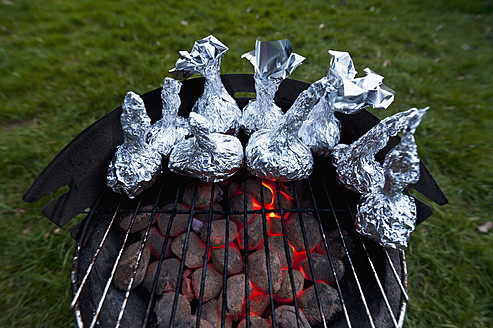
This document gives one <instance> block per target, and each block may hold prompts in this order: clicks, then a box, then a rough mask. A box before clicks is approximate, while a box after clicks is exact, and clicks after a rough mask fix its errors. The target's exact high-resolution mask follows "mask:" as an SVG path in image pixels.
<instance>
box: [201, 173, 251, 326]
mask: <svg viewBox="0 0 493 328" xmlns="http://www.w3.org/2000/svg"><path fill="white" fill-rule="evenodd" d="M213 190H214V188H213ZM226 196H227V199H228V202H227V204H226V246H225V249H224V270H223V286H224V287H223V302H222V305H221V328H225V325H226V301H227V296H228V295H227V292H226V290H227V285H228V284H227V281H228V251H229V199H230V197H231V179H228V191H227V193H226ZM212 197H213V196H211V198H212ZM212 207H213V206H212V204H211V206H210V207H209V208H210V209H211V211H212ZM211 215H212V214H211ZM245 297H248V295H245Z"/></svg>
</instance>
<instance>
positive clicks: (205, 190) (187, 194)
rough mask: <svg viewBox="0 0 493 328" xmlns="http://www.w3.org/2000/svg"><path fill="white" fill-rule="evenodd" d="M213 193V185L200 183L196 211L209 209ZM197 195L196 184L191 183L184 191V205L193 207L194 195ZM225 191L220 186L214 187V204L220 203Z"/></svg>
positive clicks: (196, 198)
mask: <svg viewBox="0 0 493 328" xmlns="http://www.w3.org/2000/svg"><path fill="white" fill-rule="evenodd" d="M211 191H212V183H200V184H198V186H197V195H196V197H195V207H194V208H195V209H202V210H203V209H208V208H209V206H210V205H211ZM194 193H195V183H189V184H187V186H186V187H185V190H184V191H183V196H182V201H183V204H185V205H187V206H189V207H192V202H193V195H194ZM222 195H223V191H222V190H221V188H220V187H219V185H217V184H215V185H214V198H213V200H212V202H213V203H217V202H220V201H221V200H222V198H221V196H222Z"/></svg>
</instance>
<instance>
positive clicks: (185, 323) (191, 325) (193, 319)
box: [173, 315, 214, 328]
mask: <svg viewBox="0 0 493 328" xmlns="http://www.w3.org/2000/svg"><path fill="white" fill-rule="evenodd" d="M196 326H197V316H196V315H189V316H188V317H186V318H184V319H183V320H180V321H179V322H177V323H175V324H174V325H173V328H195V327H196ZM199 327H200V328H214V326H212V325H211V324H210V323H208V322H207V321H205V320H204V319H202V318H200V323H199Z"/></svg>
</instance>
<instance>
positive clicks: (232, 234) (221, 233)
mask: <svg viewBox="0 0 493 328" xmlns="http://www.w3.org/2000/svg"><path fill="white" fill-rule="evenodd" d="M208 226H209V225H208V224H204V225H203V226H202V228H201V229H200V238H202V240H203V241H204V242H206V241H207V230H208ZM226 231H227V230H226V220H217V221H212V222H211V234H210V245H211V247H221V246H224V245H226V243H228V244H229V243H231V242H232V241H233V240H235V239H236V235H237V234H238V229H237V228H236V223H234V222H233V221H230V222H229V236H228V237H229V238H228V239H226Z"/></svg>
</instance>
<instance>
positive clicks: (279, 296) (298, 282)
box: [274, 269, 305, 304]
mask: <svg viewBox="0 0 493 328" xmlns="http://www.w3.org/2000/svg"><path fill="white" fill-rule="evenodd" d="M293 281H294V289H295V293H294V294H295V295H296V296H298V294H299V293H301V291H302V290H303V285H304V283H305V277H304V276H303V272H301V271H298V270H293ZM274 299H275V300H276V302H277V303H280V304H291V303H292V302H293V288H292V286H291V276H290V275H289V270H288V269H286V270H283V271H282V282H281V288H279V290H278V291H277V292H276V294H275V295H274Z"/></svg>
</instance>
